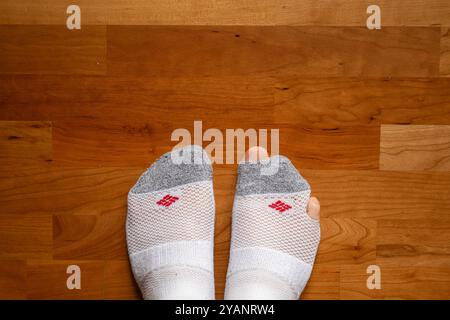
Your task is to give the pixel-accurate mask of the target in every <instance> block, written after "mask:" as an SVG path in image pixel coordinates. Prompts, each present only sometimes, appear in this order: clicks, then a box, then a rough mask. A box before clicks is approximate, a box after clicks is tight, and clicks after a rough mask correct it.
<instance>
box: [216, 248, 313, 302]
mask: <svg viewBox="0 0 450 320" xmlns="http://www.w3.org/2000/svg"><path fill="white" fill-rule="evenodd" d="M311 271H312V266H311V265H310V264H307V263H305V262H303V261H301V260H300V259H297V258H295V257H293V256H291V255H289V254H286V253H283V252H281V251H278V250H273V249H268V248H262V247H251V248H245V249H235V250H232V251H231V253H230V262H229V266H228V272H227V283H226V289H225V299H245V295H243V293H245V292H246V291H248V292H249V298H250V299H251V298H252V297H251V296H250V294H252V295H253V296H254V295H255V294H258V295H259V294H263V295H264V296H267V297H266V298H263V297H260V298H261V299H280V300H283V299H298V296H299V294H300V293H301V292H302V291H303V289H304V288H305V286H306V283H307V282H308V280H309V277H310V275H311ZM283 283H284V284H283ZM239 288H240V289H239ZM255 289H257V290H255ZM258 292H259V293H258ZM253 299H256V298H253Z"/></svg>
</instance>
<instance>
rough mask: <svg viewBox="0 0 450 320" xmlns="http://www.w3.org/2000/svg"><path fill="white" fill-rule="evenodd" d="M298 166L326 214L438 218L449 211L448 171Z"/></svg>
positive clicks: (338, 215) (449, 186)
mask: <svg viewBox="0 0 450 320" xmlns="http://www.w3.org/2000/svg"><path fill="white" fill-rule="evenodd" d="M294 164H296V163H295V162H294ZM297 168H298V169H299V170H300V172H301V173H302V175H303V176H304V177H305V178H306V179H307V180H308V181H309V183H310V184H311V188H312V193H313V195H315V196H317V197H318V198H319V199H320V203H321V216H322V217H323V218H325V217H332V218H338V217H339V218H340V217H342V218H367V219H380V218H389V219H424V218H425V219H431V218H434V219H439V218H445V217H448V212H450V195H449V193H448V190H449V189H450V175H449V174H447V173H442V172H439V173H437V172H429V173H419V172H387V171H377V170H374V171H372V170H358V171H352V170H303V169H302V168H301V167H300V166H298V165H297Z"/></svg>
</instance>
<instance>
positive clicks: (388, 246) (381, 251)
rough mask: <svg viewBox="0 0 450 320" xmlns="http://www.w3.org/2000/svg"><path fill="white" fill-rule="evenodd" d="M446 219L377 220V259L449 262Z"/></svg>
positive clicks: (449, 235)
mask: <svg viewBox="0 0 450 320" xmlns="http://www.w3.org/2000/svg"><path fill="white" fill-rule="evenodd" d="M445 243H450V219H449V218H441V219H431V218H429V219H411V220H406V221H405V220H389V219H381V220H378V228H377V241H376V244H377V248H376V254H377V262H379V263H381V264H383V265H388V264H389V263H390V262H393V263H394V264H395V265H396V266H401V265H404V266H431V267H433V266H440V267H441V266H442V267H445V266H447V267H448V266H450V248H449V246H446V245H444V246H443V244H445Z"/></svg>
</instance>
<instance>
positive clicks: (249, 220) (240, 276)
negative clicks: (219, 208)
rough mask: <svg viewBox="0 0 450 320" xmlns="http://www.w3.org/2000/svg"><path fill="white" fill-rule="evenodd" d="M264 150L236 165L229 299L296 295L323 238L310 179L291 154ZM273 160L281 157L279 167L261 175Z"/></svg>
mask: <svg viewBox="0 0 450 320" xmlns="http://www.w3.org/2000/svg"><path fill="white" fill-rule="evenodd" d="M262 150H264V149H262ZM262 150H261V148H260V150H258V151H257V152H258V153H257V154H256V156H255V153H254V151H253V156H252V155H251V154H250V157H249V156H247V160H249V161H246V162H244V163H241V164H240V165H239V169H238V181H237V187H236V195H235V201H234V206H233V223H232V240H231V249H230V262H229V266H228V272H227V282H226V288H225V299H229V300H234V299H236V300H242V299H283V300H288V299H298V297H299V295H300V294H301V292H302V291H303V289H304V287H305V285H306V283H307V282H308V280H309V277H310V275H311V271H312V266H313V263H314V259H315V256H316V252H317V248H318V245H319V241H320V224H319V221H318V218H319V210H320V206H319V202H318V200H317V199H316V198H310V192H311V189H310V187H309V184H308V183H307V181H306V180H305V179H304V178H303V177H302V176H301V175H300V174H299V173H298V171H297V170H296V169H295V167H294V166H293V164H292V163H291V162H290V161H289V159H287V158H286V157H283V156H275V157H272V158H271V159H267V160H264V158H265V155H264V151H265V150H264V151H262ZM266 154H267V153H266ZM255 157H256V161H255ZM261 159H262V160H261ZM273 161H279V169H278V171H277V172H276V173H275V174H274V175H261V168H262V167H263V166H267V165H270V164H273Z"/></svg>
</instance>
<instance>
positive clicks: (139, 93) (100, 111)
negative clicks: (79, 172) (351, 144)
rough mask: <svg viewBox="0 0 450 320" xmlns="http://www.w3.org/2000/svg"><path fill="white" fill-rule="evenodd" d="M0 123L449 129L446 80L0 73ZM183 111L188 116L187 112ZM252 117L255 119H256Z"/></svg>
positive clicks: (449, 100)
mask: <svg viewBox="0 0 450 320" xmlns="http://www.w3.org/2000/svg"><path fill="white" fill-rule="evenodd" d="M0 92H1V95H0V102H1V103H2V108H0V119H2V120H23V119H27V120H42V119H45V120H66V121H67V120H71V121H73V120H74V119H79V118H81V119H83V120H85V121H86V120H89V119H92V120H95V119H99V121H101V119H116V120H117V119H120V120H122V121H128V120H129V121H130V122H135V121H138V122H137V123H142V122H144V121H143V120H144V119H148V120H149V121H152V122H157V121H158V122H161V121H163V120H164V119H165V118H167V110H170V123H171V124H172V126H177V127H185V128H192V125H193V121H194V120H199V119H200V120H203V124H204V128H205V129H206V128H209V127H215V128H218V127H225V128H238V127H243V128H249V127H253V128H263V127H268V125H270V124H272V125H274V126H281V125H286V126H289V125H294V124H295V125H297V126H302V127H306V128H321V129H336V128H342V127H357V126H366V125H371V126H374V127H378V126H379V125H380V124H449V125H450V79H444V78H433V79H416V80H411V79H409V80H406V79H390V80H389V79H385V80H374V79H349V78H314V79H312V78H300V77H297V76H295V75H283V74H279V75H275V76H273V77H265V76H248V77H208V78H204V77H202V78H198V77H197V78H196V77H183V78H165V77H101V78H99V77H92V76H82V77H81V76H67V77H64V81H61V78H60V76H53V75H44V76H36V75H30V76H24V75H4V76H0ZM186 110H189V112H186ZM255 114H256V115H258V116H257V117H255Z"/></svg>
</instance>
